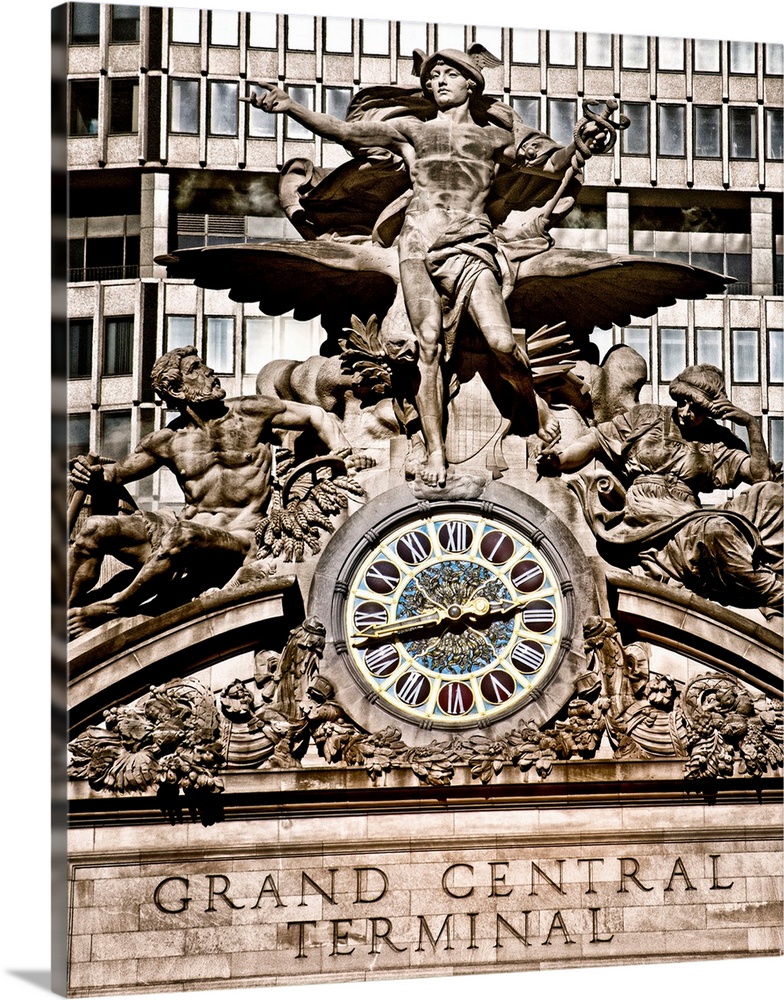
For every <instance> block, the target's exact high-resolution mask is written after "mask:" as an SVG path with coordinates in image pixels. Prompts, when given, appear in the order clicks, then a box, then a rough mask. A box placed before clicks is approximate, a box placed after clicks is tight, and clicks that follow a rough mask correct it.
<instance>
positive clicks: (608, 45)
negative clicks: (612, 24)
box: [585, 31, 612, 69]
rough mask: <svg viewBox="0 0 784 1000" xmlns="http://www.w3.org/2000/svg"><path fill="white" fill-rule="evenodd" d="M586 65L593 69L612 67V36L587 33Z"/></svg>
mask: <svg viewBox="0 0 784 1000" xmlns="http://www.w3.org/2000/svg"><path fill="white" fill-rule="evenodd" d="M585 65H586V66H588V67H590V68H591V69H609V68H610V67H611V66H612V35H602V34H596V33H594V32H590V31H589V32H587V33H586V35H585Z"/></svg>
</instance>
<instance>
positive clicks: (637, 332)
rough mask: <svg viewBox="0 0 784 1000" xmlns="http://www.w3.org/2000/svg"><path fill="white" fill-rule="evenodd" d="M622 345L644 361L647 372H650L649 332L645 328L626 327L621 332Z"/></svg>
mask: <svg viewBox="0 0 784 1000" xmlns="http://www.w3.org/2000/svg"><path fill="white" fill-rule="evenodd" d="M622 335H623V343H624V344H626V346H627V347H631V348H632V349H633V350H635V351H637V353H638V354H639V355H640V356H641V357H643V358H644V359H645V364H646V365H647V366H648V371H649V372H650V370H651V331H650V329H649V328H648V327H647V326H627V327H626V329H625V330H623V334H622Z"/></svg>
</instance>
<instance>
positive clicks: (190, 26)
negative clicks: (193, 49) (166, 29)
mask: <svg viewBox="0 0 784 1000" xmlns="http://www.w3.org/2000/svg"><path fill="white" fill-rule="evenodd" d="M171 40H172V42H174V43H175V44H178V45H198V44H199V43H200V41H201V11H200V10H197V9H196V8H193V7H174V8H172V11H171Z"/></svg>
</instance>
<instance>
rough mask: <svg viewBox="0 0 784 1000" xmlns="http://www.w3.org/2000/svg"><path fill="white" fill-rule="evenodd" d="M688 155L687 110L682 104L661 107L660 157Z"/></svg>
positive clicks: (662, 105) (661, 105)
mask: <svg viewBox="0 0 784 1000" xmlns="http://www.w3.org/2000/svg"><path fill="white" fill-rule="evenodd" d="M685 155H686V108H685V107H684V106H683V105H682V104H660V105H659V156H685Z"/></svg>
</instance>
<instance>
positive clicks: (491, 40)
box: [474, 26, 503, 59]
mask: <svg viewBox="0 0 784 1000" xmlns="http://www.w3.org/2000/svg"><path fill="white" fill-rule="evenodd" d="M474 41H475V42H479V43H480V45H484V47H485V48H486V49H487V50H488V52H492V54H493V55H494V56H498V58H499V59H500V58H501V54H502V51H501V50H502V49H503V38H502V33H501V29H500V28H491V27H489V26H480V27H478V28H474Z"/></svg>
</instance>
